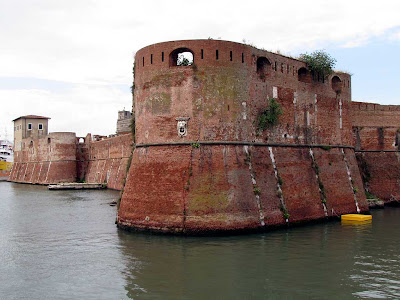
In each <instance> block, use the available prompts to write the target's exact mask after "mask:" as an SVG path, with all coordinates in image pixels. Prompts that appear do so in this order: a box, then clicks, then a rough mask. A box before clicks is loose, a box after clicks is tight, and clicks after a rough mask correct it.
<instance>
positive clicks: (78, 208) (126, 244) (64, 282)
mask: <svg viewBox="0 0 400 300" xmlns="http://www.w3.org/2000/svg"><path fill="white" fill-rule="evenodd" d="M267 153H268V152H267ZM271 172H273V170H271ZM271 176H274V175H273V174H271ZM258 184H260V182H258ZM285 184H286V182H285V181H284V183H283V185H285ZM264 190H265V189H264V188H263V189H262V191H261V192H262V193H263V192H264ZM0 191H1V194H2V201H0V228H1V230H0V253H1V255H2V264H1V267H0V268H1V272H0V293H1V296H2V299H65V298H69V299H142V298H163V299H193V298H201V299H204V298H209V299H215V298H218V299H219V298H221V299H222V298H227V299H244V298H248V297H250V296H249V295H251V297H252V298H267V299H271V298H272V299H274V298H277V299H305V298H307V299H331V298H332V297H333V296H332V295H334V297H335V298H340V299H353V298H361V299H371V298H386V299H398V298H400V289H399V278H400V254H399V251H398V245H399V244H400V235H399V234H398V228H399V226H400V208H391V207H386V208H385V209H381V210H373V211H372V217H373V219H374V221H373V222H372V223H369V224H363V225H361V226H354V225H342V224H341V223H340V222H330V223H324V224H318V225H315V226H303V227H296V228H292V229H284V230H278V231H273V232H269V233H260V234H252V235H240V236H226V237H200V238H199V237H180V236H171V235H146V234H138V233H129V232H125V231H121V230H117V228H116V227H115V225H114V223H113V222H114V220H115V214H116V210H115V207H112V206H110V205H109V203H110V202H111V201H112V200H115V199H117V198H118V196H119V195H118V192H115V191H107V190H101V191H54V192H48V191H47V189H46V187H41V186H30V185H20V184H15V183H7V182H2V183H0ZM260 195H262V194H260ZM252 200H253V201H254V194H253V198H252ZM27 212H29V213H27ZM279 217H280V219H282V215H280V216H279ZM258 221H259V220H258ZM267 221H268V220H267ZM204 287H207V288H204Z"/></svg>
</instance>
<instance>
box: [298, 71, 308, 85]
mask: <svg viewBox="0 0 400 300" xmlns="http://www.w3.org/2000/svg"><path fill="white" fill-rule="evenodd" d="M297 74H298V80H299V81H301V82H308V80H307V77H308V72H307V69H306V68H300V69H299V71H298V72H297Z"/></svg>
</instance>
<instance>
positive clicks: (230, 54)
mask: <svg viewBox="0 0 400 300" xmlns="http://www.w3.org/2000/svg"><path fill="white" fill-rule="evenodd" d="M229 56H230V59H231V61H232V58H233V54H232V51H231V52H230V53H229Z"/></svg>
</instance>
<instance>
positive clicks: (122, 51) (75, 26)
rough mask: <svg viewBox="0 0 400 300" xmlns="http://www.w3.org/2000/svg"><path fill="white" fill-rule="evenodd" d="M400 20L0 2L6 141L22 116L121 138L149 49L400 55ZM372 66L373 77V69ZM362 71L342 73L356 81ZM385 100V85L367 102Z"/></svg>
mask: <svg viewBox="0 0 400 300" xmlns="http://www.w3.org/2000/svg"><path fill="white" fill-rule="evenodd" d="M399 12H400V1H398V0H393V1H389V0H387V1H385V0H382V1H341V0H336V1H289V0H286V1H285V0H283V1H265V0H264V1H247V2H233V1H207V0H206V1H185V2H181V1H179V2H178V1H176V2H171V1H121V0H115V1H103V0H96V1H95V0H79V1H76V0H70V1H56V0H40V1H39V0H13V1H10V0H7V1H5V0H0V40H1V44H0V99H1V103H2V104H3V105H2V106H3V107H2V109H1V110H0V135H1V136H4V129H5V128H7V131H8V135H9V138H10V139H11V137H12V130H13V128H12V123H11V120H12V119H14V118H16V117H18V116H20V115H24V114H38V115H45V116H48V117H51V118H52V119H51V120H50V130H51V131H75V132H77V133H78V135H85V134H86V133H87V132H91V133H94V134H110V133H113V132H115V127H116V118H117V111H118V110H120V109H122V108H124V107H125V108H127V109H129V108H130V107H131V95H130V89H129V88H130V86H131V84H132V62H133V55H134V53H135V51H137V50H139V49H140V48H142V47H144V46H146V45H149V44H152V43H157V42H163V41H168V40H177V39H199V38H205V39H206V38H208V37H212V38H215V39H217V38H219V37H221V38H222V39H224V40H231V41H236V42H242V40H243V39H246V40H247V41H248V42H251V43H253V44H254V45H255V46H257V47H260V48H265V49H266V50H271V51H276V50H280V51H282V52H284V53H289V54H292V55H298V54H299V53H301V52H305V51H308V52H310V51H313V50H315V49H322V48H324V49H328V50H329V49H355V50H357V49H367V48H368V47H369V45H370V43H371V41H373V40H376V39H379V40H380V41H382V42H381V43H386V42H387V43H388V45H389V46H388V47H392V46H393V45H394V46H396V47H398V45H399V43H400V18H399ZM396 49H397V48H396ZM346 53H347V52H346ZM349 53H350V52H349ZM351 53H357V52H356V51H354V52H351ZM389 53H391V52H389ZM353 55H354V54H353ZM348 58H349V57H348ZM356 58H357V57H356V56H355V58H354V59H348V60H346V59H343V61H346V62H347V61H349V63H348V64H349V65H351V63H350V62H351V61H353V60H356ZM340 63H341V62H340V61H338V65H340ZM367 63H368V64H369V70H370V71H371V73H373V72H374V69H375V68H376V67H377V63H376V62H371V61H369V62H367ZM360 64H361V62H360ZM393 64H397V66H398V67H400V66H399V63H398V59H397V57H393ZM356 66H357V65H356V64H354V65H351V67H352V68H355V69H356V70H353V69H350V70H349V69H347V68H346V67H347V65H346V66H342V65H340V67H342V68H344V69H346V70H349V71H351V72H356V75H357V72H358V69H357V67H356ZM393 69H395V68H393ZM396 69H397V70H398V68H396ZM391 70H392V69H390V71H389V73H388V74H387V76H388V77H390V76H392V77H393V76H397V78H398V75H397V73H396V74H392V73H391V72H392V71H391ZM360 82H361V81H360ZM358 88H360V89H361V88H362V87H358ZM388 92H391V91H388ZM356 94H357V87H355V86H354V84H353V95H356ZM392 94H393V95H399V92H398V90H397V89H396V87H395V86H393V92H392ZM385 97H386V96H383V97H382V93H381V91H379V86H378V87H377V94H376V95H371V99H378V98H379V101H381V102H382V103H385V100H387V99H385ZM353 98H354V97H353ZM382 98H383V99H382ZM367 100H368V99H367ZM398 100H400V99H398ZM387 101H388V100H387ZM390 101H392V102H393V98H391V100H390ZM398 104H400V103H398Z"/></svg>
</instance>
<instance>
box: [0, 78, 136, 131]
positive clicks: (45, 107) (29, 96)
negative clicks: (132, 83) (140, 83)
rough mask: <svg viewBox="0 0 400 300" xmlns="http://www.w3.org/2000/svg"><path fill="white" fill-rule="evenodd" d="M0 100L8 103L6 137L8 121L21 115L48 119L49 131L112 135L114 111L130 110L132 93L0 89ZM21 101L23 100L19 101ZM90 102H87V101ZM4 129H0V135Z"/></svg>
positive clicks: (88, 87)
mask: <svg viewBox="0 0 400 300" xmlns="http://www.w3.org/2000/svg"><path fill="white" fill-rule="evenodd" d="M0 99H7V102H8V103H11V104H14V103H21V102H22V103H23V105H22V106H21V105H8V106H7V109H6V110H5V111H3V112H2V113H3V115H4V116H5V118H4V119H5V120H8V121H7V122H2V123H0V126H6V127H7V132H8V134H9V135H11V134H12V130H13V127H12V124H11V120H13V119H15V118H17V117H19V116H22V115H28V114H33V115H44V116H46V117H50V118H51V120H50V124H49V131H51V132H55V131H70V132H76V133H77V134H78V135H79V136H84V135H86V133H89V132H90V133H93V134H104V135H108V134H112V133H115V130H116V122H117V112H118V110H121V109H123V108H124V107H125V108H126V109H128V110H130V109H131V106H132V104H131V103H132V102H131V94H130V93H129V92H128V91H127V92H123V91H121V89H120V88H118V87H110V86H95V85H77V86H74V87H72V88H70V89H68V90H66V91H54V92H50V91H47V90H40V89H20V90H0ZM21 99H23V101H21ZM88 100H90V101H88ZM4 119H3V120H4ZM2 131H3V135H4V127H3V128H0V132H2Z"/></svg>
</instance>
